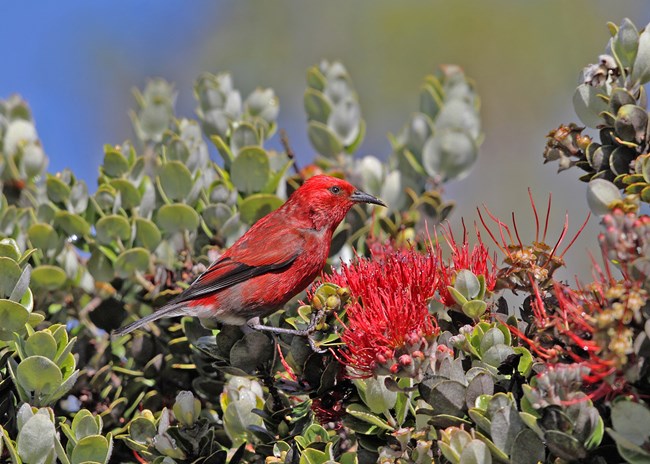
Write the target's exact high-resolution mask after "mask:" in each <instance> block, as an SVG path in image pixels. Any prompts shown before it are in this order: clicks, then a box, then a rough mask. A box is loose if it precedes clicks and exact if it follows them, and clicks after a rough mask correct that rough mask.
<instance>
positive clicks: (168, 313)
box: [111, 304, 183, 337]
mask: <svg viewBox="0 0 650 464" xmlns="http://www.w3.org/2000/svg"><path fill="white" fill-rule="evenodd" d="M181 315H183V310H182V306H181V305H179V304H170V305H167V306H163V307H162V308H160V309H159V310H158V311H156V312H153V313H151V314H149V315H148V316H145V317H143V318H142V319H138V320H137V321H135V322H132V323H130V324H129V325H126V326H124V327H120V328H119V329H116V330H113V332H111V336H112V337H120V336H122V335H126V334H128V333H131V332H133V331H134V330H137V329H139V328H140V327H143V326H145V325H147V324H148V323H150V322H153V321H157V320H158V319H162V318H164V317H174V316H181Z"/></svg>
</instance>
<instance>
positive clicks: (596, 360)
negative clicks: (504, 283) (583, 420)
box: [510, 269, 647, 399]
mask: <svg viewBox="0 0 650 464" xmlns="http://www.w3.org/2000/svg"><path fill="white" fill-rule="evenodd" d="M596 275H597V276H600V279H599V280H596V281H595V282H594V283H592V284H591V285H590V286H589V287H588V288H579V289H578V290H573V289H571V288H569V287H567V286H565V285H562V284H560V283H555V284H554V286H553V288H552V290H551V294H552V297H553V298H552V299H550V300H549V299H547V300H544V299H543V298H542V297H541V294H540V290H539V289H538V287H537V286H535V287H534V289H535V294H534V296H535V298H534V300H533V301H532V303H531V304H532V306H533V316H534V320H533V324H534V327H533V328H532V330H530V331H529V332H533V335H532V339H531V338H528V337H526V336H524V335H523V334H522V333H521V332H520V331H519V330H517V329H515V328H513V327H510V328H511V330H512V331H513V332H514V333H516V334H517V335H518V336H520V338H521V339H522V340H523V341H525V342H526V343H528V344H529V345H530V346H531V349H533V350H534V351H535V352H536V353H537V354H538V355H539V356H540V358H542V359H544V361H545V362H546V363H547V365H549V366H555V365H558V364H559V363H563V362H567V361H570V362H573V363H577V364H579V365H581V366H585V367H587V368H588V370H589V374H588V375H585V376H583V381H584V383H585V384H586V385H587V386H588V388H590V393H589V397H591V398H592V399H598V398H601V397H604V396H608V395H611V394H613V393H619V392H622V391H625V390H626V389H627V388H628V386H627V383H628V380H627V378H626V375H627V374H626V371H627V366H628V365H629V359H628V358H629V357H630V356H633V352H632V336H631V329H630V328H629V324H628V323H626V322H629V321H631V320H632V319H633V317H634V309H635V307H636V306H637V303H635V302H641V301H642V302H643V304H645V300H646V298H647V296H646V294H645V291H643V290H642V289H641V288H640V286H639V285H640V284H639V283H634V282H631V281H621V282H618V281H615V280H613V279H612V278H611V277H610V276H609V273H607V276H606V275H605V274H604V273H602V272H601V271H600V269H597V270H596ZM545 345H546V346H545ZM550 345H552V346H550Z"/></svg>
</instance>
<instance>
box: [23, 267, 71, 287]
mask: <svg viewBox="0 0 650 464" xmlns="http://www.w3.org/2000/svg"><path fill="white" fill-rule="evenodd" d="M67 279H68V277H67V276H66V274H65V271H64V270H63V269H61V268H60V267H58V266H51V265H47V264H43V265H41V266H37V267H35V268H34V270H33V271H32V278H31V282H32V285H33V286H34V287H35V288H39V289H43V290H58V289H59V288H61V287H63V285H64V284H65V282H66V280H67Z"/></svg>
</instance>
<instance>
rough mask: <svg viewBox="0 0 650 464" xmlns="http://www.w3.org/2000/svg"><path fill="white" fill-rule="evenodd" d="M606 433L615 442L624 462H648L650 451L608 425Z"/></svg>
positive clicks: (646, 463) (641, 463)
mask: <svg viewBox="0 0 650 464" xmlns="http://www.w3.org/2000/svg"><path fill="white" fill-rule="evenodd" d="M607 433H609V434H610V435H611V436H612V438H613V439H614V441H615V442H616V448H617V449H618V452H619V453H620V454H621V456H623V458H625V461H626V462H629V463H631V464H648V462H650V453H648V452H647V451H646V450H645V449H643V448H641V447H640V446H639V445H637V444H635V443H633V442H631V441H630V440H628V439H627V438H625V437H624V436H623V435H621V434H619V433H617V432H616V431H615V430H612V429H610V428H609V427H608V428H607Z"/></svg>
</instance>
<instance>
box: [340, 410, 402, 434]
mask: <svg viewBox="0 0 650 464" xmlns="http://www.w3.org/2000/svg"><path fill="white" fill-rule="evenodd" d="M346 412H347V413H348V414H350V415H351V416H353V417H355V418H357V419H360V420H362V421H364V422H368V423H369V424H372V425H376V426H377V427H380V428H382V429H384V430H390V431H393V430H394V429H393V427H391V426H390V424H389V423H388V422H386V421H385V420H383V419H382V418H380V417H379V416H377V415H375V414H373V413H371V412H370V411H369V410H368V409H367V408H366V407H365V406H362V405H360V404H357V403H353V404H351V405H349V406H348V407H347V408H346Z"/></svg>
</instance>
